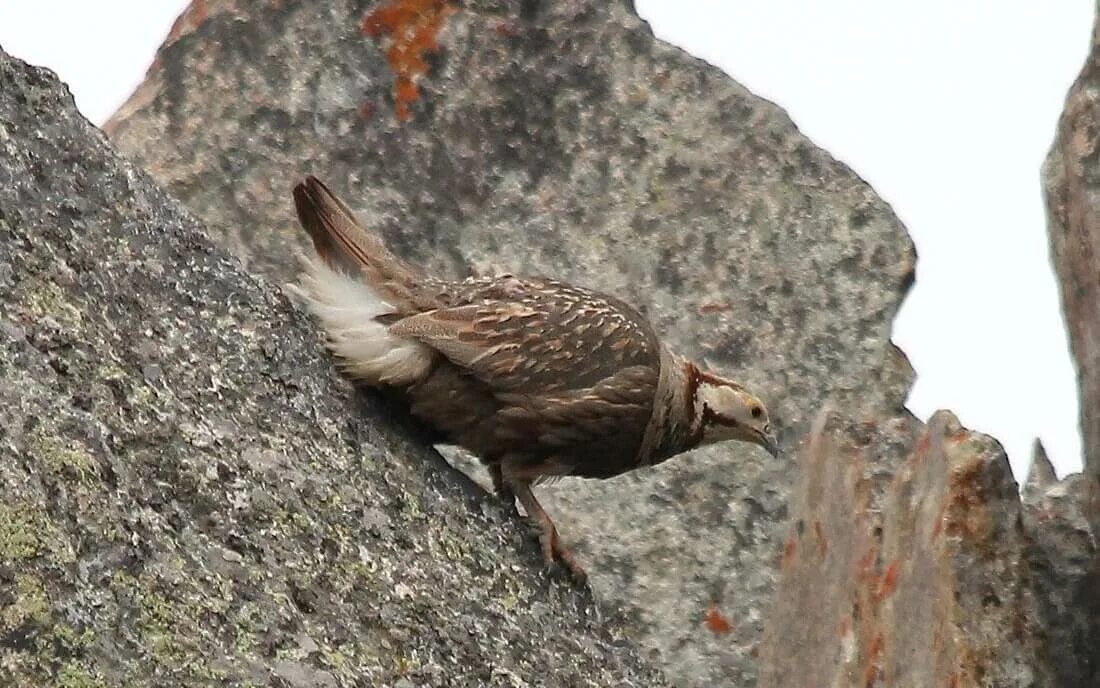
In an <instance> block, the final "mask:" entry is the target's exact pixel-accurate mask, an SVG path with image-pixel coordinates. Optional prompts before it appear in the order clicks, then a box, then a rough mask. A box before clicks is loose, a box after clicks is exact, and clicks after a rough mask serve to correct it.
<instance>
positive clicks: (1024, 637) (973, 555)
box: [759, 412, 1100, 688]
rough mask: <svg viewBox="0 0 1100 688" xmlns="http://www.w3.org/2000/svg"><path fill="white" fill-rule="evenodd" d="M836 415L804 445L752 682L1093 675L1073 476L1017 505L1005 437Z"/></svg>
mask: <svg viewBox="0 0 1100 688" xmlns="http://www.w3.org/2000/svg"><path fill="white" fill-rule="evenodd" d="M833 420H834V422H832V423H828V424H825V423H822V424H821V426H820V427H818V428H816V429H815V431H814V432H813V433H812V434H811V436H810V439H809V440H808V441H807V443H806V446H805V447H804V448H803V452H802V463H801V468H802V470H801V474H800V479H799V485H798V486H797V488H796V489H795V490H794V495H793V497H792V501H791V512H792V515H793V518H794V522H793V524H792V526H791V530H790V533H789V535H788V538H787V541H786V544H785V547H784V555H783V558H782V563H781V571H782V574H781V580H780V583H779V586H778V591H777V595H776V603H775V607H774V609H773V611H772V613H771V614H770V615H769V627H768V631H767V634H766V637H765V641H764V644H763V647H762V649H761V653H760V660H761V661H760V665H761V678H760V683H759V685H760V686H761V688H766V687H771V686H818V685H821V686H838V687H839V686H851V687H852V688H855V687H857V686H859V687H860V688H863V687H865V686H871V685H882V686H892V687H897V688H908V687H912V688H919V687H922V686H997V688H1012V687H1019V688H1024V687H1025V686H1059V687H1069V686H1073V687H1080V688H1085V687H1086V686H1095V685H1098V684H1100V662H1098V661H1097V655H1096V650H1095V648H1096V647H1097V642H1098V641H1100V570H1098V569H1097V568H1096V565H1095V563H1096V558H1095V557H1096V537H1095V532H1094V531H1092V530H1091V529H1090V527H1089V525H1088V522H1087V520H1086V519H1084V518H1083V516H1082V514H1081V509H1080V502H1079V501H1078V500H1077V498H1076V497H1077V496H1078V493H1079V492H1080V487H1081V485H1082V481H1081V476H1074V477H1072V478H1069V479H1067V480H1066V481H1063V482H1062V483H1055V484H1049V485H1044V486H1036V488H1035V490H1036V492H1035V493H1034V496H1033V499H1032V500H1029V502H1028V503H1027V506H1024V505H1021V503H1020V499H1019V497H1018V494H1017V490H1016V483H1015V481H1014V480H1013V478H1012V474H1011V470H1010V468H1009V464H1008V460H1007V458H1006V456H1005V454H1004V451H1003V449H1002V448H1001V446H1000V445H999V444H997V442H995V441H994V440H992V439H991V438H989V437H987V436H984V435H981V434H978V433H973V432H970V431H967V430H965V429H963V428H961V427H960V426H959V424H958V421H957V420H956V419H955V418H954V416H952V415H950V414H949V413H945V412H940V413H938V414H936V415H935V416H933V418H932V420H931V422H930V423H929V425H928V427H927V428H925V429H924V430H923V431H920V432H919V434H916V435H915V434H914V433H915V431H916V429H915V428H914V427H913V426H912V424H906V423H890V424H881V425H872V424H867V423H858V424H853V423H850V422H842V421H839V420H836V419H833ZM902 457H905V458H904V460H901V459H902ZM899 464H900V465H899Z"/></svg>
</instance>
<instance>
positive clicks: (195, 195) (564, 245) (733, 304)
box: [107, 0, 915, 686]
mask: <svg viewBox="0 0 1100 688" xmlns="http://www.w3.org/2000/svg"><path fill="white" fill-rule="evenodd" d="M363 6H364V3H358V2H350V1H348V0H334V1H332V2H325V3H313V2H303V1H301V0H298V1H294V0H287V1H284V2H280V3H278V4H277V5H272V4H271V3H269V2H260V1H259V0H234V1H233V2H229V1H228V0H221V1H218V0H207V1H206V2H202V3H197V2H196V3H194V4H193V5H192V7H191V9H190V10H189V11H188V12H187V13H186V14H185V15H184V16H183V17H182V18H181V20H180V22H178V24H177V27H176V29H175V30H174V31H173V35H172V36H170V37H169V40H168V42H166V44H165V45H164V46H163V47H162V49H161V50H160V52H159V54H158V56H157V60H156V62H155V63H154V65H153V67H152V68H151V69H150V71H149V74H148V77H147V79H146V82H145V83H144V84H143V85H142V86H141V87H140V88H139V89H138V90H137V92H136V93H135V94H134V96H133V97H132V98H131V99H130V101H129V102H128V103H127V104H126V105H124V106H123V108H122V109H121V110H120V111H119V112H118V113H117V114H116V115H115V116H114V117H113V118H112V120H111V122H110V123H109V124H108V126H107V129H108V131H109V133H110V135H111V137H112V140H113V141H114V142H115V143H116V144H117V145H118V146H119V147H121V148H122V149H123V150H125V151H126V152H127V153H128V154H130V155H131V156H132V157H133V159H134V160H135V161H136V162H137V163H138V164H140V165H141V166H143V167H145V168H146V169H147V170H149V172H150V173H151V174H152V175H153V176H154V177H155V178H156V179H157V180H158V181H160V182H161V183H162V184H164V185H165V186H166V188H168V189H169V190H170V191H171V193H172V194H173V195H175V196H176V197H178V198H179V199H181V200H182V201H183V202H184V204H185V205H187V206H188V208H189V209H191V210H192V211H193V212H195V213H196V214H197V215H199V216H200V217H202V218H203V220H204V221H205V222H206V224H207V227H208V229H209V231H210V232H211V235H212V236H213V237H214V238H215V239H216V240H217V241H218V243H220V244H221V245H223V246H225V247H228V248H229V249H230V250H231V251H233V252H234V253H235V254H236V255H237V256H238V257H240V258H241V260H242V261H244V262H245V263H246V265H247V267H248V268H249V269H250V270H252V271H254V272H256V273H259V274H262V275H265V276H267V277H268V278H270V279H271V280H274V281H276V282H279V283H282V282H285V281H287V280H289V279H291V278H292V277H293V274H294V272H295V269H296V268H295V266H294V264H293V259H292V254H293V251H294V250H295V249H296V248H297V247H299V246H301V245H302V244H301V242H302V233H301V232H300V230H299V229H298V228H297V227H296V223H295V221H294V218H293V215H292V210H291V206H290V203H289V190H290V187H291V185H292V184H293V182H294V181H295V180H296V178H298V177H299V176H301V175H304V174H306V173H314V174H317V175H319V176H320V177H322V178H324V179H326V180H327V181H328V182H329V183H330V184H331V186H333V187H334V189H335V190H336V191H337V192H338V193H340V194H341V195H342V196H344V197H345V198H347V199H348V200H349V201H350V203H351V204H352V205H353V207H355V209H356V210H357V211H359V212H360V214H361V216H362V218H363V219H364V221H365V222H366V223H367V224H368V225H369V226H371V227H372V228H374V229H376V230H378V231H379V232H380V233H382V234H383V235H384V236H385V238H386V240H387V241H388V243H389V244H390V245H391V246H392V247H394V248H395V249H396V250H397V251H398V252H399V253H401V254H402V255H404V256H405V257H407V258H409V259H411V260H414V261H416V262H418V263H420V264H423V265H425V266H427V267H428V268H430V269H432V270H437V271H439V272H441V273H445V274H449V275H454V276H458V275H462V274H465V273H468V272H471V271H473V272H482V273H484V272H489V271H493V270H504V269H506V270H510V271H514V272H520V273H527V274H544V275H554V276H557V277H561V278H565V279H568V280H571V281H575V282H578V283H580V284H583V285H587V286H592V287H597V288H602V289H604V290H607V291H610V292H612V293H614V294H617V295H619V296H622V297H625V298H627V299H628V300H630V301H632V302H634V303H636V304H638V305H639V306H641V307H642V308H643V309H644V310H645V311H646V313H647V314H648V316H649V317H650V318H651V319H652V320H653V321H654V323H655V324H656V325H657V327H658V329H659V330H660V331H662V332H663V333H664V334H665V335H666V336H667V337H668V338H669V339H670V340H671V341H672V342H673V343H675V344H676V345H677V346H678V347H679V348H680V350H681V351H683V352H684V353H686V354H689V355H693V356H698V357H703V358H705V359H706V360H707V361H709V362H710V363H711V364H712V365H713V366H714V367H716V368H717V369H719V370H720V371H721V372H724V373H727V374H730V375H732V376H734V377H736V378H738V379H740V380H743V381H744V382H745V383H746V384H749V385H752V386H753V387H755V388H758V389H760V390H761V391H762V392H763V395H764V396H765V397H766V399H767V400H768V402H769V406H770V407H771V409H772V411H773V415H774V416H775V417H776V423H777V425H779V426H780V427H782V428H783V429H784V431H783V434H782V438H781V439H782V441H783V443H784V444H785V445H787V446H788V447H789V446H792V445H793V443H794V442H795V440H796V438H797V437H799V436H800V434H801V433H802V432H803V431H804V430H805V429H806V426H807V424H808V420H809V419H810V418H811V417H812V416H813V415H814V414H815V413H816V412H817V409H818V408H819V407H820V406H821V405H822V403H823V402H825V401H826V400H832V402H833V403H834V405H836V406H837V407H838V408H843V409H844V410H845V412H846V413H847V414H849V415H852V416H854V417H865V418H868V419H872V420H874V419H880V420H881V419H883V418H892V417H894V416H895V415H896V413H897V411H898V410H899V409H901V407H902V404H903V402H904V399H905V397H906V394H907V392H908V389H909V386H910V381H911V371H910V369H909V367H908V365H907V363H906V362H905V360H904V358H903V357H902V356H901V355H900V354H899V353H898V352H897V351H896V350H895V349H894V348H893V347H892V346H891V344H890V342H889V333H890V324H891V321H892V319H893V317H894V314H895V312H896V310H897V308H898V306H899V304H900V302H901V300H902V298H903V297H904V295H905V292H906V290H907V288H908V286H909V284H910V282H911V281H912V276H913V268H914V259H915V258H914V254H913V249H912V246H911V244H910V242H909V239H908V237H907V236H906V234H905V232H904V230H903V228H902V227H901V225H900V223H899V222H898V220H897V218H896V217H895V216H894V215H893V213H892V212H891V210H890V208H889V207H888V206H887V205H886V204H885V203H884V202H883V201H882V200H881V199H879V198H878V197H877V196H876V195H875V194H874V192H873V191H872V190H871V189H870V188H869V187H868V186H867V185H866V184H865V183H864V182H863V181H862V180H860V179H859V178H858V177H857V176H856V175H855V174H854V173H853V172H852V171H851V170H849V169H848V168H847V167H845V166H844V165H843V164H841V163H839V162H837V161H836V160H834V159H833V158H831V157H830V156H829V155H828V154H826V153H825V152H824V151H822V150H820V149H819V148H817V147H816V146H814V145H813V143H811V142H810V141H809V140H808V139H806V138H805V137H804V136H802V135H801V134H800V133H799V132H798V131H797V129H796V128H795V127H794V125H793V124H792V123H791V121H790V120H789V119H788V117H787V116H786V115H785V114H784V113H783V112H782V111H781V110H780V109H779V108H777V107H776V106H775V105H773V104H771V103H769V102H767V101H764V100H763V99H761V98H758V97H756V96H753V95H752V94H750V93H748V92H747V91H746V90H745V89H744V88H742V87H741V86H739V85H738V84H736V83H735V82H733V81H732V80H731V79H730V78H729V77H727V76H726V75H725V74H723V73H722V72H720V71H719V70H717V69H715V68H714V67H711V66H709V65H707V64H705V63H703V62H702V61H699V60H696V59H694V58H692V57H691V56H689V55H687V54H685V53H684V52H682V51H680V50H679V49H677V48H675V47H672V46H670V45H667V44H665V43H662V42H660V41H658V40H655V39H654V37H653V36H652V34H651V32H650V30H649V28H648V26H647V25H646V24H645V23H644V22H643V21H641V20H640V19H639V18H638V17H637V16H636V15H635V13H634V11H633V9H632V7H631V6H630V3H626V2H613V3H608V2H601V1H597V0H560V1H558V2H540V1H538V0H531V1H525V2H520V3H506V2H500V1H499V0H470V1H468V2H464V3H461V4H460V3H453V4H452V3H447V2H445V1H443V0H386V1H385V2H380V3H373V4H370V5H369V6H367V9H366V11H365V12H364V11H363V9H362V8H363ZM793 475H794V471H793V470H792V467H791V466H790V465H789V464H786V463H778V462H773V461H770V460H769V459H767V457H765V456H763V452H760V451H757V450H754V449H751V448H732V447H723V448H718V449H715V450H711V451H707V452H699V453H697V454H695V455H692V456H689V457H685V458H683V459H681V460H678V461H673V462H669V463H668V464H665V465H663V466H661V467H660V468H658V469H656V470H653V471H649V472H646V473H639V474H636V475H630V476H624V477H622V478H619V479H615V480H611V481H606V482H602V483H601V482H593V483H582V482H579V481H568V480H566V481H562V482H561V483H560V484H559V485H557V486H555V487H552V488H545V489H544V492H546V493H549V497H548V499H546V501H545V502H544V504H546V506H547V508H548V510H550V512H551V513H552V514H553V515H554V516H555V518H556V520H557V522H558V525H559V527H560V529H561V531H562V533H563V535H564V537H565V538H566V539H567V540H570V541H573V542H574V543H575V544H576V545H577V551H578V553H579V554H580V557H581V559H582V561H583V563H584V564H585V565H586V566H587V568H588V569H589V570H590V572H591V573H592V575H593V585H594V586H595V589H596V592H597V594H598V596H599V597H600V598H602V599H603V600H605V601H607V602H608V603H609V605H610V606H613V607H619V608H623V609H624V610H625V611H626V613H627V614H628V616H629V617H630V618H631V620H632V623H633V624H635V627H636V628H637V633H638V634H639V637H640V638H641V640H642V641H643V642H644V643H645V645H646V646H647V647H649V648H652V649H654V650H656V651H658V652H659V653H660V657H661V658H662V659H663V662H664V664H665V666H666V667H667V669H668V672H669V674H670V675H671V676H674V677H675V679H676V681H677V682H678V683H680V684H681V685H685V686H710V685H715V684H716V683H725V684H730V683H732V684H734V685H751V682H752V680H753V677H754V676H755V673H756V663H755V660H754V659H753V656H752V655H753V652H754V648H756V647H757V645H758V643H759V641H760V639H761V633H762V629H763V626H764V615H765V613H766V610H767V608H768V607H769V605H770V600H771V598H772V594H773V591H774V585H775V579H776V571H775V569H774V562H775V561H776V558H777V556H778V554H779V552H780V549H781V546H782V538H783V532H784V527H783V524H784V523H785V521H786V518H787V515H788V512H787V497H788V493H789V489H790V484H791V481H792V478H793ZM712 609H716V610H720V613H721V614H724V615H725V616H726V617H728V618H729V619H732V620H733V623H731V625H730V628H729V629H728V632H722V633H714V632H711V631H709V630H708V626H707V625H705V624H704V621H705V619H706V618H709V617H707V614H708V613H709V612H708V610H712ZM716 613H719V612H716ZM719 627H721V625H720V624H719Z"/></svg>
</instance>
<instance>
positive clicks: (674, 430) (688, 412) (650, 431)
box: [639, 349, 702, 465]
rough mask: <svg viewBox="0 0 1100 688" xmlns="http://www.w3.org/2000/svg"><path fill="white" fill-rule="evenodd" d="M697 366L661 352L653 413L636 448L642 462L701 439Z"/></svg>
mask: <svg viewBox="0 0 1100 688" xmlns="http://www.w3.org/2000/svg"><path fill="white" fill-rule="evenodd" d="M698 388H699V369H698V368H697V367H696V366H695V364H694V363H692V362H691V361H688V360H686V359H684V358H681V357H680V356H677V355H675V354H673V353H671V352H670V351H668V350H667V349H663V350H662V351H661V376H660V381H659V382H658V385H657V394H656V395H655V397H654V399H653V414H652V416H651V417H650V421H649V427H647V428H646V433H645V436H644V437H643V441H642V447H641V450H640V456H639V459H640V463H641V464H642V465H649V464H656V463H661V462H662V461H665V460H666V459H669V458H672V457H673V456H675V455H677V454H679V453H681V452H685V451H687V450H689V449H693V448H695V447H697V446H698V445H699V440H700V439H701V438H702V418H701V417H700V413H699V411H698V409H697V403H696V402H697V399H696V392H697V390H698Z"/></svg>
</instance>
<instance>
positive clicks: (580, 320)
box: [390, 278, 660, 396]
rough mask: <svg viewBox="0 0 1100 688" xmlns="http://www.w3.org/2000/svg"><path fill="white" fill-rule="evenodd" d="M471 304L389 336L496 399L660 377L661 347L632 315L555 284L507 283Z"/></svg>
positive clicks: (411, 320)
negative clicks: (433, 354) (623, 377)
mask: <svg viewBox="0 0 1100 688" xmlns="http://www.w3.org/2000/svg"><path fill="white" fill-rule="evenodd" d="M507 280H510V281H504V282H501V281H498V282H496V283H494V284H493V285H492V286H491V287H489V288H487V289H485V290H482V291H481V292H480V293H481V295H482V296H486V297H489V296H496V297H498V298H473V299H472V300H473V301H474V302H473V303H466V304H463V305H455V306H452V307H450V308H440V309H436V310H432V311H428V312H425V313H420V314H417V315H413V316H410V317H407V318H404V319H402V320H399V321H398V322H396V323H394V324H392V325H391V326H390V332H391V334H394V335H397V336H401V337H407V338H410V339H415V340H418V341H420V342H423V343H424V344H427V345H428V346H430V347H432V348H433V349H436V350H437V351H439V352H440V353H441V354H443V355H444V356H445V357H446V358H448V359H449V360H450V361H451V362H452V363H454V364H456V365H457V366H459V367H460V368H462V369H464V370H467V371H469V372H470V373H472V374H473V375H475V376H476V377H478V378H479V379H480V380H482V381H483V382H484V383H486V384H487V385H489V386H490V387H491V388H492V389H493V390H494V391H495V392H523V393H526V394H528V395H532V396H534V395H547V394H550V395H556V394H560V393H562V392H567V391H570V390H585V389H591V388H594V387H596V386H598V385H600V384H601V383H603V382H605V381H607V380H610V379H612V378H614V377H615V376H616V374H618V373H619V372H620V371H622V370H623V369H626V368H632V367H636V366H637V367H641V368H643V369H646V370H648V371H650V372H651V374H652V375H653V376H656V375H657V374H658V373H659V372H660V349H659V347H660V345H659V343H658V342H657V339H656V336H655V335H654V333H653V331H652V328H651V327H650V326H649V324H648V323H647V322H646V321H645V319H644V318H642V316H641V315H640V314H639V313H638V312H637V311H635V310H634V309H633V308H631V307H629V306H627V305H626V304H624V303H622V302H619V301H617V300H615V299H613V298H611V297H608V296H604V295H600V294H596V293H594V292H589V291H587V290H582V289H577V288H574V287H569V286H566V285H562V284H559V283H555V282H543V281H523V280H518V279H516V278H507Z"/></svg>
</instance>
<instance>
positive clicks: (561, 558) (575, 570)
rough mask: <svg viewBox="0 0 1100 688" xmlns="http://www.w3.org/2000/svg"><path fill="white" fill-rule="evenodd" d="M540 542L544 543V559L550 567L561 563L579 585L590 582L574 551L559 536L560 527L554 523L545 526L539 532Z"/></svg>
mask: <svg viewBox="0 0 1100 688" xmlns="http://www.w3.org/2000/svg"><path fill="white" fill-rule="evenodd" d="M539 543H540V544H541V545H542V559H543V561H545V562H546V566H547V567H548V568H553V566H554V564H555V563H558V564H561V566H562V567H563V568H564V569H565V570H566V572H567V573H568V574H569V577H570V578H572V579H573V581H574V582H575V583H576V584H577V585H584V584H585V583H587V582H588V574H587V573H586V572H585V570H584V567H582V566H581V565H580V562H578V561H577V558H576V557H575V556H573V552H572V551H571V550H570V549H569V548H568V547H566V546H565V544H564V543H562V541H561V538H560V537H558V529H557V528H555V527H554V526H553V524H551V525H550V527H549V528H547V527H545V526H544V527H543V529H542V532H541V533H539Z"/></svg>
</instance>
